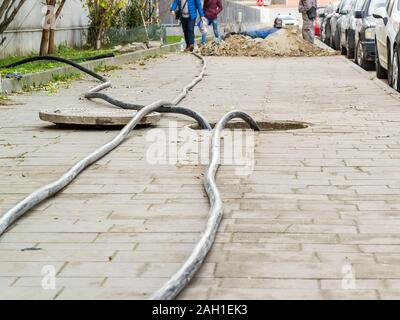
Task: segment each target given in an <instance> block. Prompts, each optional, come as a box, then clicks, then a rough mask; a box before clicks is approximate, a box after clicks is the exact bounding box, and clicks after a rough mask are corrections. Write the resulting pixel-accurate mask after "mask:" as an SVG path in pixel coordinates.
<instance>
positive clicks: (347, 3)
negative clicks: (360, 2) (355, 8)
mask: <svg viewBox="0 0 400 320" xmlns="http://www.w3.org/2000/svg"><path fill="white" fill-rule="evenodd" d="M352 4H353V0H345V1H344V3H343V6H342V9H341V10H340V11H344V10H347V11H350V9H351V5H352Z"/></svg>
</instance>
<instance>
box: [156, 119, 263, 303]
mask: <svg viewBox="0 0 400 320" xmlns="http://www.w3.org/2000/svg"><path fill="white" fill-rule="evenodd" d="M234 118H240V119H242V120H244V121H245V122H247V123H248V124H249V126H250V127H251V128H252V129H253V130H255V131H259V130H260V128H259V127H258V125H257V122H255V121H254V120H253V119H252V118H251V117H250V116H249V115H248V114H246V113H244V112H240V111H231V112H228V113H227V114H225V115H224V116H223V117H222V118H221V120H220V121H219V122H218V124H217V125H216V127H215V128H214V130H213V136H212V142H211V160H210V164H209V166H208V169H207V172H206V176H205V178H204V182H203V185H204V189H205V190H206V192H207V195H208V198H209V201H210V206H211V207H210V211H209V214H208V220H207V224H206V227H205V229H204V230H203V232H202V233H201V236H200V239H199V241H198V242H197V244H196V246H195V247H194V249H193V251H192V252H191V254H190V256H189V257H188V258H187V259H186V261H185V262H184V263H183V264H182V266H181V267H180V268H179V270H178V271H177V272H176V273H175V274H174V275H173V276H172V277H171V278H170V279H169V280H168V281H167V282H166V283H165V284H164V285H163V286H162V287H161V288H160V289H159V290H158V291H157V292H155V293H154V294H153V295H152V297H151V299H154V300H171V299H174V298H175V297H176V296H177V295H178V294H179V292H180V291H181V290H182V289H183V288H185V287H186V285H187V284H188V283H189V281H190V280H191V279H192V277H193V276H194V274H195V273H196V272H197V270H198V269H199V268H200V267H201V265H202V263H203V261H204V259H205V257H206V256H207V254H208V252H209V250H210V249H211V247H212V245H213V243H214V240H215V236H216V234H217V231H218V228H219V224H220V222H221V219H222V216H223V213H224V208H223V202H222V199H221V195H220V193H219V190H218V187H217V184H216V181H215V176H216V174H217V171H218V167H219V165H220V160H221V154H220V152H221V150H220V147H221V133H222V131H223V130H224V128H225V125H226V124H227V123H228V122H229V121H230V120H232V119H234Z"/></svg>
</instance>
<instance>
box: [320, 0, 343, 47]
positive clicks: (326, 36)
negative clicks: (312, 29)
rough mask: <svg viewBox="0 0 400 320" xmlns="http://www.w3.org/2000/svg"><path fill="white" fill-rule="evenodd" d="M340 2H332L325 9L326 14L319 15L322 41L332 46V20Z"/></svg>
mask: <svg viewBox="0 0 400 320" xmlns="http://www.w3.org/2000/svg"><path fill="white" fill-rule="evenodd" d="M339 3H340V1H335V2H331V3H329V4H328V6H327V7H326V8H325V10H324V12H322V13H320V14H319V18H320V21H321V22H320V28H321V41H322V42H324V43H325V44H327V45H328V46H331V41H332V33H331V18H332V16H333V15H334V14H335V13H336V10H337V9H338V6H339Z"/></svg>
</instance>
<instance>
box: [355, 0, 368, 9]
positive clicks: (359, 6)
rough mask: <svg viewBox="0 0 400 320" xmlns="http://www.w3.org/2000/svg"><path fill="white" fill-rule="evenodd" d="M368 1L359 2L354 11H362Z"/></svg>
mask: <svg viewBox="0 0 400 320" xmlns="http://www.w3.org/2000/svg"><path fill="white" fill-rule="evenodd" d="M365 1H366V0H357V1H356V5H355V6H354V11H360V10H361V9H362V7H363V4H364V3H365Z"/></svg>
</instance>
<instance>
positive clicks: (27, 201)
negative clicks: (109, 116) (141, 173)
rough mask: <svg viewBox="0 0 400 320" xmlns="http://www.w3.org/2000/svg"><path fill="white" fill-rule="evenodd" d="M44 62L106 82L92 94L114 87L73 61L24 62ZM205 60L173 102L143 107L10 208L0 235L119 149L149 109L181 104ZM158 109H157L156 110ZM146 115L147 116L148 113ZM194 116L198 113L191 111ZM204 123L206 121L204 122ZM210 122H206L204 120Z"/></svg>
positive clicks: (201, 73) (2, 218) (201, 74)
mask: <svg viewBox="0 0 400 320" xmlns="http://www.w3.org/2000/svg"><path fill="white" fill-rule="evenodd" d="M196 56H197V57H199V56H198V55H196ZM43 59H48V60H55V61H60V62H65V63H67V64H70V65H72V66H74V67H76V68H78V69H79V70H81V71H83V72H86V73H88V74H90V75H92V76H94V77H95V78H97V79H99V80H100V81H103V82H104V83H102V84H100V85H98V86H96V87H95V88H93V89H91V90H90V91H89V92H96V91H99V90H103V89H105V88H107V87H109V86H110V85H111V83H110V82H109V81H108V80H107V79H105V78H104V77H102V76H100V75H98V74H96V73H95V72H93V71H91V70H88V69H86V68H85V67H82V66H80V65H78V64H76V63H74V62H72V61H69V60H66V59H62V58H58V57H33V58H29V59H24V60H23V63H28V62H29V61H38V60H43ZM201 59H202V61H203V68H202V70H201V72H200V74H199V76H197V77H196V78H195V79H194V80H193V81H192V82H190V83H189V84H188V85H186V86H185V87H184V88H183V90H182V93H180V94H179V95H178V96H177V97H176V98H175V99H174V100H173V101H172V102H171V101H161V100H159V101H156V102H154V103H152V104H150V105H148V106H146V107H142V108H141V109H140V110H139V111H138V113H137V114H136V115H135V116H134V117H133V118H132V120H131V121H130V122H129V123H128V124H127V125H126V126H125V127H124V128H123V129H122V130H121V131H120V133H119V134H118V135H117V136H116V137H115V138H114V139H112V140H111V141H110V142H108V143H106V144H105V145H103V146H101V147H99V148H98V149H97V150H96V151H94V152H93V153H92V154H90V155H89V156H87V157H86V158H84V159H83V160H81V161H79V162H78V163H76V164H75V165H74V166H73V167H72V168H71V169H69V170H68V171H67V172H66V173H65V174H64V175H63V176H61V177H60V178H59V179H57V180H56V181H54V182H52V183H50V184H47V185H45V186H43V187H42V188H40V189H38V190H36V191H34V192H33V193H31V194H30V195H28V196H27V197H26V198H24V199H23V200H21V201H20V202H18V203H17V204H16V205H15V206H13V207H12V208H11V209H9V210H8V211H7V212H6V213H5V214H4V215H3V216H1V217H0V236H1V235H2V234H3V233H4V232H5V230H6V229H7V228H8V227H10V226H11V224H12V223H14V222H15V221H16V220H17V219H18V218H20V217H21V216H22V215H23V214H24V213H26V212H27V211H28V210H30V209H31V208H33V207H34V206H36V205H38V204H39V203H41V202H42V201H43V200H45V199H47V198H49V197H51V196H52V195H54V194H56V193H57V192H59V191H60V190H61V189H63V188H65V187H66V186H67V185H68V184H70V183H71V182H72V181H73V180H74V179H75V178H76V177H77V176H78V175H79V173H81V172H82V171H83V170H84V169H86V168H87V167H88V166H90V165H91V164H93V163H94V162H96V161H97V160H99V159H101V158H102V157H104V156H105V155H106V154H108V153H109V152H111V151H112V150H113V149H115V148H116V147H117V146H119V145H120V144H121V143H122V142H123V141H124V140H125V139H126V138H127V137H128V134H129V132H130V131H131V130H133V129H134V128H135V126H136V124H137V119H139V121H140V120H141V119H142V118H143V114H147V113H149V112H150V111H149V112H147V110H151V111H153V112H154V111H157V109H159V108H160V107H162V106H171V105H173V104H174V103H179V102H180V101H182V99H183V98H185V96H186V95H187V93H188V91H189V90H190V89H192V88H193V87H194V86H195V85H196V84H197V83H198V82H200V81H201V80H202V78H203V75H204V72H205V67H206V65H207V64H206V61H205V59H204V58H202V57H201ZM23 63H22V62H19V63H15V64H14V65H18V64H23ZM154 106H155V107H154ZM146 112H147V113H146ZM192 112H193V114H194V113H195V112H194V111H192ZM171 113H175V112H174V110H172V109H171ZM198 118H200V119H204V118H203V117H202V116H198ZM204 121H205V120H204ZM205 122H207V121H205ZM207 127H210V125H209V124H208V123H207Z"/></svg>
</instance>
